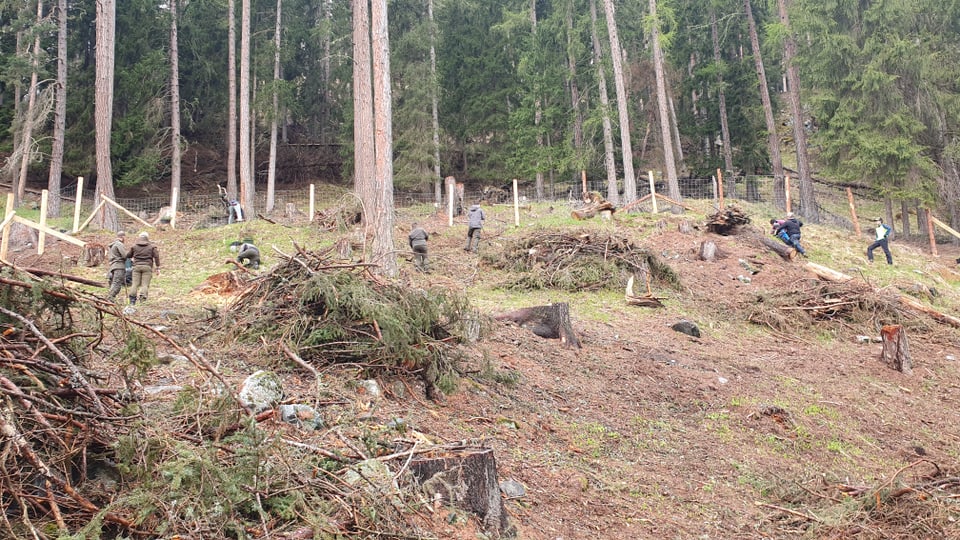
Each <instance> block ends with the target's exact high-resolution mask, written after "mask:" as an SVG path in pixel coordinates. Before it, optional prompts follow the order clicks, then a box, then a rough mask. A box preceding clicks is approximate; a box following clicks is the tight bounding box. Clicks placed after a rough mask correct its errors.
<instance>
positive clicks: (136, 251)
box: [127, 232, 160, 305]
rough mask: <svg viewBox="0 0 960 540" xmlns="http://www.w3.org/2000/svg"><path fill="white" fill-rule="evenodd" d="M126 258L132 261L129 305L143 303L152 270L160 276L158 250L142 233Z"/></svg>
mask: <svg viewBox="0 0 960 540" xmlns="http://www.w3.org/2000/svg"><path fill="white" fill-rule="evenodd" d="M127 258H128V259H131V260H132V261H133V281H132V283H131V284H130V304H131V305H132V304H136V303H137V300H139V301H140V302H145V301H146V300H147V290H148V289H149V288H150V280H152V279H153V272H154V269H156V272H157V275H159V274H160V248H158V247H157V246H156V245H155V244H153V243H152V242H150V235H148V234H147V233H146V232H142V233H140V236H139V238H137V243H135V244H134V245H133V247H131V248H130V251H128V252H127Z"/></svg>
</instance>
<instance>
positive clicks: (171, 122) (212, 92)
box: [0, 0, 960, 228]
mask: <svg viewBox="0 0 960 540" xmlns="http://www.w3.org/2000/svg"><path fill="white" fill-rule="evenodd" d="M361 4H363V5H362V7H363V13H367V12H368V11H369V10H370V8H371V7H372V9H373V11H372V12H371V13H373V14H374V19H376V12H377V11H378V9H379V6H380V5H383V7H385V8H386V12H387V17H386V21H387V31H388V32H387V35H388V46H389V49H388V50H389V55H388V59H389V62H387V64H388V71H387V72H386V73H387V75H389V85H388V86H387V87H386V88H387V89H388V91H387V92H386V94H384V93H383V92H382V91H381V92H379V93H377V94H376V96H377V97H376V99H377V100H379V99H381V98H382V97H383V96H384V95H386V99H387V104H386V105H387V107H386V109H379V111H380V112H376V113H375V114H379V115H383V114H388V115H389V118H390V121H391V124H388V125H389V126H390V128H391V131H392V138H393V139H392V148H391V151H390V154H391V155H392V157H393V159H392V170H391V171H390V173H389V174H392V184H393V186H394V187H395V188H396V189H402V190H420V191H422V192H424V193H430V192H433V191H434V188H435V187H436V189H437V191H438V193H439V183H440V179H441V178H443V177H446V176H455V177H456V178H457V179H458V180H459V181H463V182H465V183H467V184H468V185H486V184H491V185H498V184H502V183H503V182H505V181H508V180H509V179H511V178H518V179H519V181H520V183H521V184H522V185H524V186H527V187H530V188H535V189H536V191H537V193H538V194H540V193H542V192H543V189H544V186H545V185H548V184H550V183H557V182H574V181H577V180H578V179H579V178H580V175H581V174H582V173H581V171H586V174H587V175H588V176H589V177H590V178H597V179H604V185H605V186H607V189H606V193H605V194H606V195H607V196H608V198H609V199H610V200H611V201H613V202H615V203H627V202H630V201H631V200H634V199H635V198H636V191H637V188H636V185H637V184H638V180H637V178H643V175H644V173H645V171H647V170H655V171H658V174H660V175H662V177H663V180H664V182H665V183H666V184H667V185H668V186H669V187H670V188H671V189H672V188H673V186H675V185H676V179H677V178H678V177H681V178H682V177H700V178H709V177H710V176H711V175H713V174H715V173H716V171H718V170H721V171H725V174H727V175H734V176H740V175H761V176H767V177H771V178H773V185H774V186H775V187H774V190H775V193H777V194H778V195H776V197H777V200H778V201H782V197H783V177H784V174H785V172H784V171H785V169H787V170H789V171H790V172H789V173H787V174H790V175H791V176H793V177H794V178H797V181H798V183H799V186H800V190H799V191H800V201H799V206H800V208H801V213H802V214H803V215H805V216H806V217H807V218H808V219H810V220H814V221H815V220H816V219H817V204H816V200H815V195H814V191H813V189H812V188H811V187H810V186H811V182H813V181H814V180H813V179H816V181H827V182H835V183H838V184H840V185H847V186H851V185H852V186H857V187H863V188H868V189H870V190H872V191H873V194H874V195H876V196H877V197H879V198H883V199H885V200H886V201H887V204H888V208H890V207H891V205H893V204H896V205H900V204H907V203H909V204H910V205H916V206H917V207H925V208H930V209H932V210H933V211H934V212H935V213H937V214H938V215H941V216H945V217H949V219H950V221H951V222H952V224H953V226H954V227H955V228H956V227H958V224H960V223H958V222H960V205H958V201H960V177H958V165H957V163H958V160H960V144H958V137H960V2H957V1H955V0H948V1H944V0H936V1H934V0H894V1H887V2H872V1H867V2H864V1H848V0H841V1H838V2H822V1H820V0H777V1H772V0H754V1H751V0H709V1H703V0H696V1H694V0H647V1H641V0H529V1H519V0H483V1H477V0H391V1H389V2H387V1H385V0H375V1H373V2H372V3H371V2H357V1H356V0H354V1H352V2H345V1H334V0H312V1H304V0H269V1H267V0H174V1H167V2H151V1H147V0H124V1H119V2H113V1H107V2H94V1H93V0H69V1H67V0H5V1H3V2H2V3H0V27H2V33H0V65H2V70H0V72H2V80H0V126H2V127H3V128H4V129H3V131H2V135H0V152H2V155H3V156H4V157H5V158H6V160H5V163H4V165H5V168H4V170H3V183H4V184H10V185H11V186H14V187H16V188H17V189H15V191H20V190H22V188H23V186H24V185H30V186H39V187H49V188H50V190H51V192H54V193H56V192H59V191H60V189H61V182H65V181H68V180H71V179H74V178H76V177H77V176H85V177H86V178H88V179H89V180H88V182H89V184H88V185H91V186H92V185H93V184H94V183H96V185H97V187H98V190H100V192H101V193H109V191H108V190H109V189H112V187H124V186H135V185H139V184H143V183H155V182H162V183H166V182H169V181H170V179H171V177H174V178H175V181H176V182H177V183H179V181H180V180H179V176H180V175H181V174H183V173H181V162H183V163H184V165H183V167H182V168H183V170H184V171H190V170H197V169H201V170H206V171H215V173H214V176H216V178H217V181H218V182H220V181H223V182H226V183H227V185H228V186H229V188H230V190H231V191H232V192H236V190H237V185H238V184H237V182H238V180H237V178H239V181H240V184H239V185H240V190H241V191H243V177H244V171H250V170H251V169H250V168H251V167H253V168H255V169H256V172H255V173H250V179H249V182H250V188H249V189H248V191H251V190H254V189H255V190H257V191H262V190H263V189H264V187H263V184H264V183H266V182H267V181H268V177H269V181H271V182H272V181H273V180H274V176H275V175H276V176H278V177H279V178H280V179H281V181H282V180H283V177H284V174H285V173H284V169H283V165H281V166H280V168H279V169H277V172H276V173H274V168H275V164H274V163H273V162H274V160H275V159H276V158H275V157H273V156H274V155H275V154H276V151H275V149H276V148H277V147H279V148H281V149H283V148H284V147H288V148H289V147H291V146H292V145H297V147H298V148H304V149H306V150H304V151H306V152H315V153H318V154H323V155H324V156H325V159H327V161H330V160H333V161H336V162H337V163H338V166H337V167H335V168H332V169H324V170H322V171H320V170H318V171H317V172H316V175H315V178H311V181H318V182H325V181H340V182H345V183H348V182H351V181H352V180H353V177H354V175H356V174H358V172H357V171H359V170H360V169H358V168H356V167H355V163H354V159H355V157H354V156H355V155H357V154H355V152H354V150H355V144H356V143H355V138H354V133H355V130H356V129H357V128H356V126H357V125H358V124H357V120H358V119H359V120H361V121H363V117H360V116H358V115H355V114H354V111H355V109H356V107H357V105H356V104H357V103H358V101H356V96H355V92H354V88H355V86H357V83H356V81H357V80H362V79H363V77H362V76H361V77H360V78H359V79H358V78H357V73H355V70H354V66H355V64H356V61H355V60H356V55H357V52H356V51H357V49H356V42H357V39H356V36H357V35H358V34H357V32H358V30H357V26H356V25H355V21H354V17H353V15H354V13H355V12H357V10H358V6H360V5H361ZM368 4H369V5H368ZM105 6H106V7H105ZM381 11H382V10H381ZM375 27H376V24H374V29H373V30H370V27H366V28H367V29H366V31H367V32H371V33H372V34H373V38H374V42H375V43H376V39H377V37H378V36H379V35H381V34H380V33H379V32H378V31H377V30H376V28H375ZM278 30H279V32H278ZM384 37H387V36H384ZM231 40H232V41H231ZM376 53H377V51H376V46H374V55H373V56H374V60H373V63H374V70H373V71H374V73H373V75H372V76H371V75H369V74H367V79H368V80H370V79H371V77H372V79H376V77H377V66H382V64H383V62H382V57H381V61H379V62H378V61H377V54H376ZM107 59H109V64H107V63H105V62H106V60H107ZM98 65H100V66H101V67H100V69H98ZM107 65H109V67H110V69H106V68H105V67H103V66H107ZM384 110H386V111H387V113H383V112H382V111H384ZM231 111H232V112H231ZM98 122H99V123H100V124H99V125H100V126H101V129H102V130H103V131H101V132H100V133H98V128H97V126H98ZM98 140H100V141H101V143H100V144H101V148H99V149H98V148H97V145H98ZM107 141H109V148H108V149H104V147H106V146H107V144H106V143H107ZM231 142H232V144H230V143H231ZM233 145H237V146H236V147H234V146H233ZM237 148H239V150H237ZM271 148H273V149H274V151H272V152H271ZM250 153H253V154H254V157H251V156H250ZM268 155H269V156H270V157H267V156H268ZM104 156H106V157H104ZM238 160H239V162H238ZM249 162H252V163H254V165H249V164H248V165H245V163H249ZM268 162H269V165H268ZM244 167H247V168H246V169H245V168H244ZM268 169H269V171H270V174H266V173H265V172H264V171H267V170H268ZM641 171H643V173H641ZM188 174H189V173H188ZM378 174H379V173H378ZM105 177H107V178H105ZM63 185H64V186H66V185H70V184H63ZM64 188H65V187H64ZM19 198H21V197H18V200H19ZM52 204H53V208H54V209H56V208H58V206H57V203H56V202H52ZM781 206H782V205H781ZM54 211H56V210H54Z"/></svg>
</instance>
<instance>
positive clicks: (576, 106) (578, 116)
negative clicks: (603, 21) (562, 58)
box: [564, 2, 616, 204]
mask: <svg viewBox="0 0 960 540" xmlns="http://www.w3.org/2000/svg"><path fill="white" fill-rule="evenodd" d="M564 9H565V10H566V11H565V13H564V23H565V26H566V29H567V73H568V77H569V79H568V83H567V84H569V85H570V105H571V107H572V108H573V152H574V155H575V156H576V158H575V159H576V163H577V164H578V165H579V164H582V162H583V110H582V108H581V107H580V88H579V87H578V86H577V58H576V56H575V55H574V49H573V36H574V28H573V2H567V3H566V5H565V7H564ZM614 204H616V203H614Z"/></svg>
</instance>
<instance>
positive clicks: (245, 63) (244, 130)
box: [238, 0, 256, 218]
mask: <svg viewBox="0 0 960 540" xmlns="http://www.w3.org/2000/svg"><path fill="white" fill-rule="evenodd" d="M251 94H252V93H251V85H250V0H242V1H241V2H240V121H239V122H238V127H239V129H240V197H239V199H240V204H241V206H242V207H243V213H244V218H252V217H253V215H254V208H253V201H254V194H255V189H256V188H255V186H254V179H253V164H252V162H253V156H252V155H251V148H252V146H251V128H250V126H251V123H252V115H251V111H250V108H251V107H250V100H251Z"/></svg>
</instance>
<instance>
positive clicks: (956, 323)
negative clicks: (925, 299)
mask: <svg viewBox="0 0 960 540" xmlns="http://www.w3.org/2000/svg"><path fill="white" fill-rule="evenodd" d="M900 303H901V304H903V305H905V306H907V307H908V308H910V309H912V310H914V311H919V312H921V313H925V314H927V315H929V316H931V317H933V318H934V319H936V320H937V321H939V322H942V323H945V324H949V325H950V326H952V327H954V328H960V319H958V318H957V317H954V316H953V315H947V314H946V313H940V312H939V311H937V310H935V309H932V308H929V307H927V306H925V305H923V304H922V303H920V301H919V300H916V299H915V298H913V297H911V296H906V295H900Z"/></svg>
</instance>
